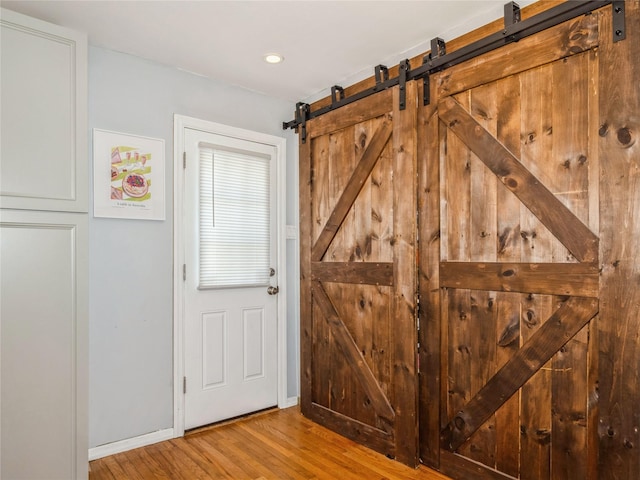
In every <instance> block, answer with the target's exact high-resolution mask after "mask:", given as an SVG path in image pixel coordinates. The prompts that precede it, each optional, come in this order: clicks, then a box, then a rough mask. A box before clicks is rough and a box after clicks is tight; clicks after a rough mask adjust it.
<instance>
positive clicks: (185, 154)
mask: <svg viewBox="0 0 640 480" xmlns="http://www.w3.org/2000/svg"><path fill="white" fill-rule="evenodd" d="M182 168H187V152H182Z"/></svg>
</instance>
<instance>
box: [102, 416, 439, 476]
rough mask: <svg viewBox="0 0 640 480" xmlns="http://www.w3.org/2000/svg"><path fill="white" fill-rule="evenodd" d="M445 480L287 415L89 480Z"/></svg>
mask: <svg viewBox="0 0 640 480" xmlns="http://www.w3.org/2000/svg"><path fill="white" fill-rule="evenodd" d="M372 478H381V479H382V478H383V479H387V480H447V477H445V476H443V475H441V474H439V473H437V472H434V471H433V470H430V469H427V468H425V467H419V468H418V469H415V470H414V469H412V468H409V467H407V466H405V465H402V464H401V463H399V462H396V461H394V460H390V459H388V458H386V457H385V456H384V455H380V454H378V453H377V452H374V451H373V450H369V449H367V448H365V447H362V446H360V445H358V444H356V443H355V442H352V441H351V440H349V439H347V438H345V437H342V436H340V435H338V434H336V433H334V432H331V431H329V430H327V429H326V428H324V427H322V426H320V425H318V424H316V423H313V422H312V421H310V420H309V419H307V418H305V417H303V416H302V415H301V414H300V409H299V408H297V407H295V408H289V409H285V410H274V411H271V412H269V413H266V414H263V415H259V416H254V417H249V418H245V419H240V420H238V421H235V422H233V423H228V424H224V425H217V426H213V427H212V428H209V429H204V430H200V431H198V432H197V433H192V434H188V435H187V436H185V437H183V438H176V439H173V440H168V441H166V442H161V443H157V444H154V445H149V446H147V447H143V448H138V449H135V450H130V451H128V452H124V453H119V454H116V455H112V456H110V457H105V458H101V459H98V460H94V461H92V462H91V472H90V474H89V480H125V479H126V480H139V479H142V480H197V479H220V480H229V479H233V480H284V479H292V480H302V479H304V480H333V479H339V480H361V479H372Z"/></svg>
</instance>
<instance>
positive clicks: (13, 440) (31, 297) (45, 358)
mask: <svg viewBox="0 0 640 480" xmlns="http://www.w3.org/2000/svg"><path fill="white" fill-rule="evenodd" d="M86 237H87V216H86V215H78V214H73V213H58V212H35V211H28V212H21V211H17V210H2V211H1V212H0V239H1V242H0V245H1V252H0V291H1V292H2V302H1V312H0V315H1V318H2V322H1V331H0V337H1V344H0V345H1V346H0V352H1V355H2V362H1V365H2V373H1V377H0V378H1V380H2V403H1V408H2V438H1V440H0V445H1V447H2V454H1V455H2V456H1V457H0V461H1V463H2V471H1V473H0V477H1V478H6V479H48V480H53V479H61V480H69V479H75V478H87V454H88V450H87V437H88V436H87V420H86V419H87V358H88V355H87V351H86V349H87V343H88V342H87V337H88V332H87V321H86V317H87V310H88V306H87V303H88V301H87V298H88V292H87V268H86V266H87V264H88V259H87V242H86Z"/></svg>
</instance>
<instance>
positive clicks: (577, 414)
mask: <svg viewBox="0 0 640 480" xmlns="http://www.w3.org/2000/svg"><path fill="white" fill-rule="evenodd" d="M588 62H589V56H588V54H581V55H576V56H574V57H570V58H565V59H563V60H562V61H558V62H555V63H554V64H553V65H551V66H550V68H551V74H552V84H553V86H554V88H553V102H552V110H551V118H552V120H551V121H552V125H553V129H554V132H553V136H552V155H551V157H552V158H553V159H554V161H555V165H553V166H552V165H550V166H549V170H550V171H552V172H553V173H554V177H555V186H556V188H557V189H558V190H557V192H556V196H557V197H558V198H559V199H560V200H561V201H562V203H563V204H564V205H565V206H567V207H568V208H569V209H570V210H571V211H572V212H573V213H574V214H575V215H576V216H577V217H578V218H580V219H581V220H582V221H583V222H584V223H585V224H588V221H589V219H588V215H589V205H588V199H589V196H588V179H589V175H588V165H587V161H588V159H589V158H590V157H591V154H590V152H589V150H588V148H589V140H588V130H587V128H588V125H589V100H588V97H589V94H590V90H589V81H590V78H589V69H588ZM552 167H555V168H552ZM553 247H554V252H553V258H555V259H556V260H557V261H564V262H566V261H572V260H573V258H572V257H571V256H567V257H564V258H563V255H564V249H563V248H558V245H557V244H554V245H553ZM588 330H589V327H588V326H587V327H585V328H584V329H583V330H582V331H581V332H579V333H578V334H577V335H576V337H574V338H573V339H571V340H570V341H569V342H568V343H567V344H566V345H565V346H564V347H563V348H562V349H561V350H560V352H558V354H556V355H555V357H554V359H553V360H552V369H551V372H552V373H551V385H552V394H551V398H552V427H551V477H552V478H553V479H559V480H561V479H572V478H575V477H576V476H577V477H580V478H585V477H586V475H587V467H588V458H587V453H588V450H587V398H588V394H587V347H588Z"/></svg>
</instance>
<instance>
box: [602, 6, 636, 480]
mask: <svg viewBox="0 0 640 480" xmlns="http://www.w3.org/2000/svg"><path fill="white" fill-rule="evenodd" d="M625 6H626V17H625V22H626V35H627V36H626V39H625V40H624V41H621V42H617V43H613V42H612V36H613V32H612V24H611V7H608V8H606V9H605V12H606V14H605V15H603V16H602V17H601V20H602V21H601V23H600V39H601V44H600V45H601V46H600V51H599V61H600V68H599V94H600V104H599V105H600V122H599V123H600V126H599V129H598V132H597V133H598V135H599V154H600V161H601V165H602V168H601V176H600V202H601V203H600V228H601V232H600V234H601V241H600V264H601V265H602V274H601V279H600V294H601V301H600V316H599V319H598V323H597V325H598V328H599V331H598V336H599V342H600V356H599V372H600V374H599V388H598V392H599V395H600V424H599V436H600V450H599V453H600V458H599V470H598V478H600V479H603V480H607V479H618V478H640V453H639V449H640V402H638V392H640V374H639V372H640V365H639V363H638V359H639V358H640V337H638V334H637V332H638V331H640V316H639V315H638V305H639V304H640V288H638V278H639V275H640V261H639V259H640V212H639V211H638V206H639V205H640V176H639V175H638V171H640V141H639V139H638V134H639V133H640V117H638V112H640V90H639V89H638V82H639V80H640V64H639V63H638V58H640V3H639V2H625Z"/></svg>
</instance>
